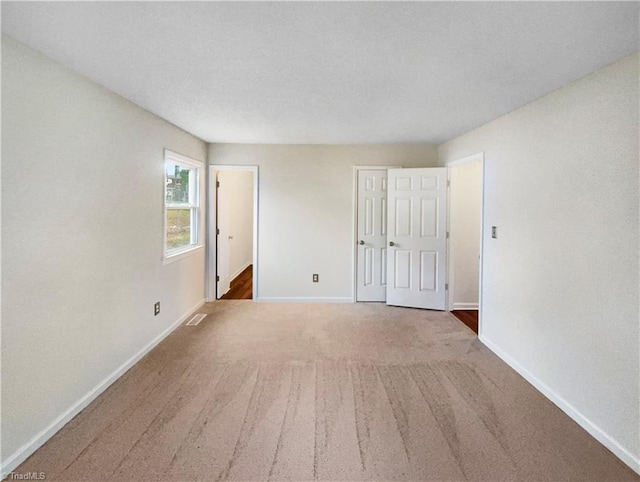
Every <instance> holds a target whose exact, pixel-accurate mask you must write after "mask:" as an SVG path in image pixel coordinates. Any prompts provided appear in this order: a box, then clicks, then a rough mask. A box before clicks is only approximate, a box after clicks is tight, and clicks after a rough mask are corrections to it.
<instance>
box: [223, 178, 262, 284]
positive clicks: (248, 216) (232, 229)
mask: <svg viewBox="0 0 640 482" xmlns="http://www.w3.org/2000/svg"><path fill="white" fill-rule="evenodd" d="M218 181H219V182H220V187H219V188H218V227H220V231H221V234H222V235H227V236H232V238H233V239H228V240H227V242H228V252H229V259H228V276H229V278H230V280H229V281H232V280H233V279H234V278H235V277H236V276H238V275H239V274H240V273H241V272H242V271H243V270H244V269H245V268H246V267H247V266H249V265H250V264H251V262H252V261H253V173H252V172H250V171H219V172H218ZM221 241H224V240H221ZM218 253H220V251H218Z"/></svg>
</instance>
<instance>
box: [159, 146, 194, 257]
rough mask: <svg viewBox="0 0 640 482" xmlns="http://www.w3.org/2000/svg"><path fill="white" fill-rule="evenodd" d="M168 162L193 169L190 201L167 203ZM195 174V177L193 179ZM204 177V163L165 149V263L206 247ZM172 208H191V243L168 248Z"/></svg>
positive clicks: (163, 210) (163, 203)
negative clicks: (169, 213) (203, 196)
mask: <svg viewBox="0 0 640 482" xmlns="http://www.w3.org/2000/svg"><path fill="white" fill-rule="evenodd" d="M167 162H171V163H172V164H177V165H178V166H182V167H184V168H186V169H189V170H190V171H191V174H190V177H189V203H188V204H185V203H167V194H166V189H167ZM191 176H193V177H194V178H195V179H193V178H192V177H191ZM203 179H204V163H203V162H200V161H197V160H195V159H192V158H190V157H187V156H183V155H182V154H178V153H177V152H173V151H170V150H169V149H165V150H164V163H163V175H162V181H163V186H162V208H163V209H162V215H163V219H164V220H163V223H162V225H163V231H162V246H163V251H162V252H163V258H162V262H163V264H167V263H171V262H173V261H177V260H178V259H182V258H184V257H185V256H187V255H188V254H190V253H193V252H194V251H196V250H199V249H202V248H203V247H204V243H203V233H204V229H203V226H202V221H203V216H202V212H201V209H202V200H201V194H202V190H201V183H202V180H203ZM170 209H190V210H191V213H192V215H191V243H190V244H188V245H186V246H180V247H179V248H173V249H167V211H168V210H170Z"/></svg>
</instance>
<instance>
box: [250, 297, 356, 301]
mask: <svg viewBox="0 0 640 482" xmlns="http://www.w3.org/2000/svg"><path fill="white" fill-rule="evenodd" d="M256 301H258V302H262V303H353V302H354V301H353V298H351V297H348V296H347V297H341V298H331V297H322V296H321V297H317V298H310V297H300V298H297V297H287V298H278V297H273V298H272V297H269V296H263V297H260V298H257V299H256Z"/></svg>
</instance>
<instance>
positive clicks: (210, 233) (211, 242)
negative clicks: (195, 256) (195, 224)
mask: <svg viewBox="0 0 640 482" xmlns="http://www.w3.org/2000/svg"><path fill="white" fill-rule="evenodd" d="M217 171H249V172H252V173H253V259H252V260H251V264H253V280H252V283H253V286H252V289H253V299H254V300H256V299H258V288H259V287H258V269H259V266H258V239H259V233H258V228H259V223H258V218H259V214H260V212H259V206H260V203H259V196H260V184H259V182H258V174H259V168H258V166H250V165H227V164H225V165H222V164H209V175H208V177H207V181H208V182H207V184H208V193H209V199H208V216H207V219H208V223H207V224H208V230H207V238H208V241H207V245H208V249H207V262H206V284H207V286H206V294H207V296H206V299H207V301H215V300H217V299H218V294H217V292H216V271H217V266H216V265H217V263H216V241H217V239H216V228H217V226H216V189H217V187H216V172H217ZM232 279H233V278H232Z"/></svg>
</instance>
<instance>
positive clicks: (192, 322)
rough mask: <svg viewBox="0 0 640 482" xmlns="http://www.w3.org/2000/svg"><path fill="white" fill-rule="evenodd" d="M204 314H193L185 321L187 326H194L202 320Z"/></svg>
mask: <svg viewBox="0 0 640 482" xmlns="http://www.w3.org/2000/svg"><path fill="white" fill-rule="evenodd" d="M206 316H207V315H206V314H205V313H198V314H197V315H193V318H191V319H190V320H189V321H188V322H187V326H196V325H197V324H198V323H200V322H201V321H202V320H204V319H205V317H206Z"/></svg>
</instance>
